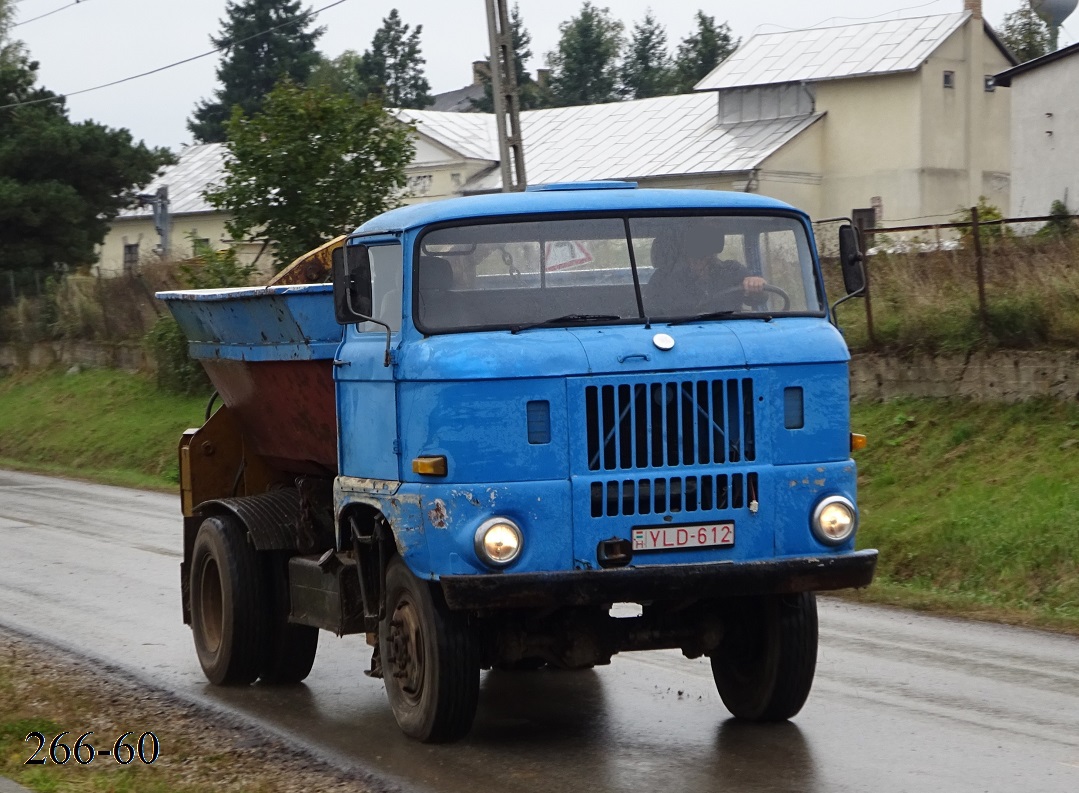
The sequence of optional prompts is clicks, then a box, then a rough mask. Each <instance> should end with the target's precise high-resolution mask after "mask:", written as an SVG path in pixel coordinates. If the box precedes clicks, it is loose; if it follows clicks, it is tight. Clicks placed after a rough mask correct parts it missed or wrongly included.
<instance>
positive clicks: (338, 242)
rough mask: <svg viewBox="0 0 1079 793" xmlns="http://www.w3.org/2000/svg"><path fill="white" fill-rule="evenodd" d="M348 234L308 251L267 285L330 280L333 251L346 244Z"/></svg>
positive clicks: (318, 282) (313, 282)
mask: <svg viewBox="0 0 1079 793" xmlns="http://www.w3.org/2000/svg"><path fill="white" fill-rule="evenodd" d="M347 236H348V235H347V234H342V235H341V236H340V237H335V238H334V239H332V240H330V241H329V242H327V243H324V244H322V245H319V246H318V247H317V248H315V249H314V250H313V251H308V252H307V253H305V254H304V255H303V256H300V257H299V258H298V259H296V260H295V261H294V262H292V264H290V265H289V266H288V267H286V268H285V269H284V270H282V271H281V272H279V273H278V274H277V275H275V276H274V277H273V278H271V279H270V281H269V283H268V284H267V286H273V285H274V284H321V283H324V282H326V281H328V280H330V274H331V273H332V272H333V252H334V249H335V248H340V247H341V246H342V245H344V244H345V239H346V238H347Z"/></svg>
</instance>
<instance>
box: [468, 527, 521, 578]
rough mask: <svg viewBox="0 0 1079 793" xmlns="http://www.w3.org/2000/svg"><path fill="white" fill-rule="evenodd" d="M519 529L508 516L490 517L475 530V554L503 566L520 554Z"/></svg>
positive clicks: (488, 561)
mask: <svg viewBox="0 0 1079 793" xmlns="http://www.w3.org/2000/svg"><path fill="white" fill-rule="evenodd" d="M521 545H522V543H521V529H520V528H519V527H518V526H517V524H516V523H514V522H513V521H512V520H510V519H509V518H491V519H490V520H485V521H484V522H483V523H482V524H480V527H479V529H477V530H476V555H477V556H478V557H479V558H480V559H481V560H482V561H484V562H486V563H487V564H490V565H494V566H496V567H504V566H505V565H508V564H509V563H510V562H512V561H513V560H514V559H516V558H517V557H518V556H520V555H521Z"/></svg>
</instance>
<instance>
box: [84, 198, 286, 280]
mask: <svg viewBox="0 0 1079 793" xmlns="http://www.w3.org/2000/svg"><path fill="white" fill-rule="evenodd" d="M225 218H226V216H225V214H224V213H221V212H207V213H199V214H197V215H174V216H173V218H172V224H171V227H170V241H169V249H170V251H169V252H170V258H172V259H174V260H180V259H186V258H189V257H190V256H191V255H192V253H193V247H192V245H193V244H192V241H191V237H192V236H193V237H195V238H197V239H205V240H209V241H210V245H211V246H212V247H213V248H216V249H222V248H227V247H230V246H231V245H232V241H231V238H230V237H229V234H228V232H227V231H226V230H225ZM159 242H160V240H159V239H158V235H157V231H156V230H155V229H154V223H153V220H151V219H150V218H149V217H146V218H117V219H116V220H114V221H113V222H112V226H111V227H110V229H109V233H108V235H106V237H105V242H104V244H103V245H102V246H101V248H100V249H99V258H98V263H97V265H96V267H97V269H98V270H99V271H100V273H101V274H102V275H109V276H111V275H121V274H123V272H124V246H125V245H136V244H137V245H138V246H139V250H138V254H139V260H140V262H150V261H156V260H157V254H156V253H155V250H156V248H157V246H158V243H159ZM258 250H259V246H258V245H256V244H253V243H245V244H241V246H239V250H238V253H239V257H240V261H241V263H244V264H246V263H248V262H251V261H254V259H255V256H256V255H257V254H258ZM259 261H260V264H263V263H264V264H266V265H269V259H268V258H267V257H266V255H263V256H262V257H261V259H260V260H259Z"/></svg>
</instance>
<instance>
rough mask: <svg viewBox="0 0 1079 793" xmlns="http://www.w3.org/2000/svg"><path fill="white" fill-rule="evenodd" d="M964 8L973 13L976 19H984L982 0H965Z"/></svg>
mask: <svg viewBox="0 0 1079 793" xmlns="http://www.w3.org/2000/svg"><path fill="white" fill-rule="evenodd" d="M963 10H964V11H969V12H970V13H972V14H973V15H974V18H975V19H982V0H963Z"/></svg>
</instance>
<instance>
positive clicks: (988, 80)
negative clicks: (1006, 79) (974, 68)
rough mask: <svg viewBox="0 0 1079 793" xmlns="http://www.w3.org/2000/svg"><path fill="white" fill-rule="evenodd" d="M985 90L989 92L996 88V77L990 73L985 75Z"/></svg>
mask: <svg viewBox="0 0 1079 793" xmlns="http://www.w3.org/2000/svg"><path fill="white" fill-rule="evenodd" d="M985 90H986V92H987V93H990V94H991V93H993V91H995V90H997V79H996V78H995V77H994V76H993V75H991V74H987V75H985Z"/></svg>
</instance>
